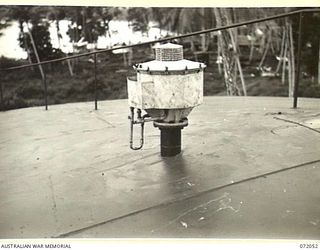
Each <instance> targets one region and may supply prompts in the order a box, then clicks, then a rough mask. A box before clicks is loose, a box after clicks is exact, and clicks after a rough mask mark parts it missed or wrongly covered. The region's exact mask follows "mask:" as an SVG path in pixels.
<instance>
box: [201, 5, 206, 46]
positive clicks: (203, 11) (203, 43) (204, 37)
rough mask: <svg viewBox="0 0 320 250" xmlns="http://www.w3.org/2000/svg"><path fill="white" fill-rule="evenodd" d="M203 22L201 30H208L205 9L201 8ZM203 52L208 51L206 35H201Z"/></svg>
mask: <svg viewBox="0 0 320 250" xmlns="http://www.w3.org/2000/svg"><path fill="white" fill-rule="evenodd" d="M201 15H202V22H201V29H202V30H204V29H205V28H206V24H205V8H201ZM200 36H201V50H202V52H205V51H206V34H201V35H200Z"/></svg>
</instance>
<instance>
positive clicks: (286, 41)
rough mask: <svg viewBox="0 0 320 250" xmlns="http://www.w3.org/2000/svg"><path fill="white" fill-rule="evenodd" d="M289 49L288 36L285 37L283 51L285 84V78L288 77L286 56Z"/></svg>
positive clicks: (283, 79) (283, 81) (282, 78)
mask: <svg viewBox="0 0 320 250" xmlns="http://www.w3.org/2000/svg"><path fill="white" fill-rule="evenodd" d="M287 50H288V37H287V36H286V38H285V43H284V52H283V63H282V77H281V82H282V84H285V80H286V79H285V78H286V75H285V74H286V65H287V61H286V59H287V58H286V57H287Z"/></svg>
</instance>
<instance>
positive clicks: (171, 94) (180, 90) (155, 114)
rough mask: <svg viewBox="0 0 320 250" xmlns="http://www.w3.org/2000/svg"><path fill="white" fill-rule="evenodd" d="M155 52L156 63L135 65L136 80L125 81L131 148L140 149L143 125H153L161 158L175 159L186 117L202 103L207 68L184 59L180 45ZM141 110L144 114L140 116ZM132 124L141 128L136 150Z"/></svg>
mask: <svg viewBox="0 0 320 250" xmlns="http://www.w3.org/2000/svg"><path fill="white" fill-rule="evenodd" d="M154 49H155V54H156V59H155V60H153V61H149V62H144V63H139V64H136V65H135V66H134V69H135V71H136V78H134V79H133V78H128V79H127V89H128V102H129V106H130V110H131V115H130V116H129V119H130V121H131V122H130V125H131V126H130V128H131V133H130V147H131V149H133V150H138V149H141V148H142V146H143V143H144V138H143V136H144V135H143V134H144V123H145V122H147V121H153V123H154V126H155V127H158V128H159V129H160V131H161V155H162V156H174V155H177V154H179V153H180V152H181V129H183V128H184V127H186V126H187V125H188V119H187V116H188V115H189V114H190V112H191V110H192V109H193V108H194V107H196V106H198V105H200V104H201V103H202V102H203V70H204V68H205V67H206V65H205V64H204V63H199V62H194V61H190V60H185V59H183V47H182V45H178V44H172V43H166V44H162V45H157V46H155V47H154ZM135 110H136V115H137V118H136V119H135V117H134V113H135ZM142 110H144V111H145V113H146V114H144V115H142ZM134 124H140V125H141V138H140V145H139V146H138V147H135V146H134V145H133V126H134Z"/></svg>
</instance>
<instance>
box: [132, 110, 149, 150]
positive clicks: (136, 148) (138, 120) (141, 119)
mask: <svg viewBox="0 0 320 250" xmlns="http://www.w3.org/2000/svg"><path fill="white" fill-rule="evenodd" d="M130 112H131V115H130V116H128V119H129V120H130V148H131V149H133V150H139V149H141V148H142V147H143V142H144V139H143V136H144V122H145V121H144V119H143V118H142V117H141V109H137V118H138V119H137V120H134V107H130ZM135 124H140V125H141V134H140V145H139V146H138V147H135V146H134V145H133V126H134V125H135Z"/></svg>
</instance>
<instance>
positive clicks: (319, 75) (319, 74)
mask: <svg viewBox="0 0 320 250" xmlns="http://www.w3.org/2000/svg"><path fill="white" fill-rule="evenodd" d="M318 84H319V85H320V40H319V56H318Z"/></svg>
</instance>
